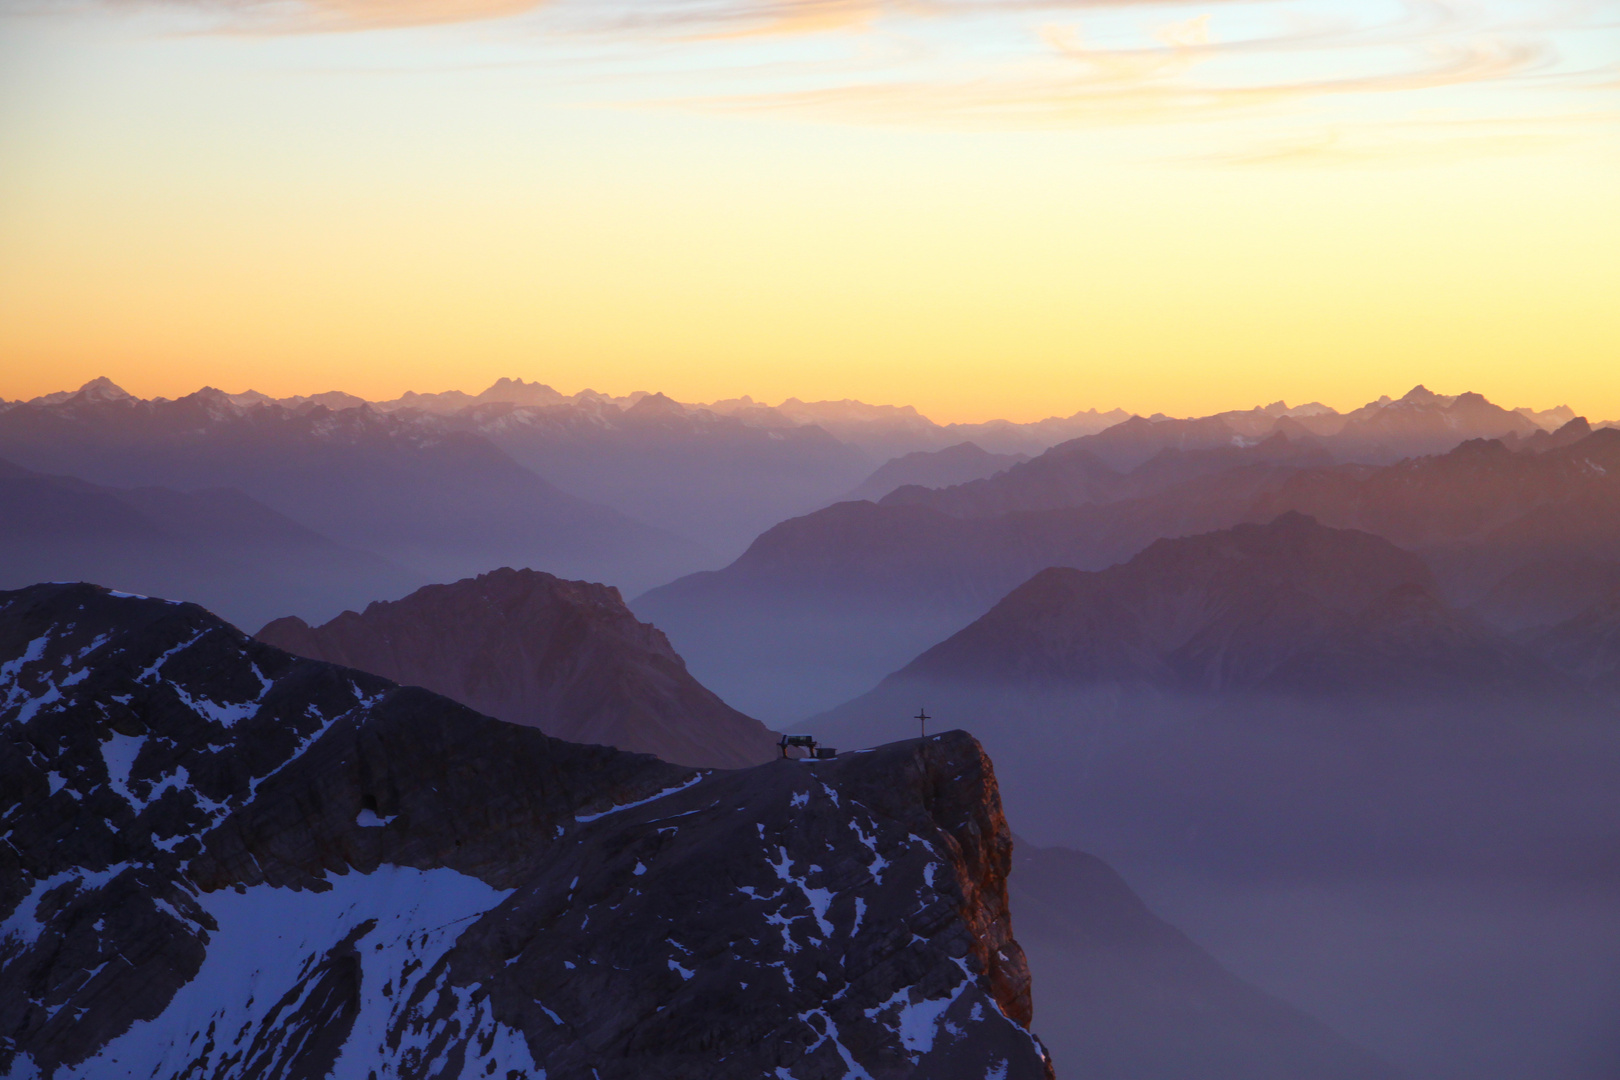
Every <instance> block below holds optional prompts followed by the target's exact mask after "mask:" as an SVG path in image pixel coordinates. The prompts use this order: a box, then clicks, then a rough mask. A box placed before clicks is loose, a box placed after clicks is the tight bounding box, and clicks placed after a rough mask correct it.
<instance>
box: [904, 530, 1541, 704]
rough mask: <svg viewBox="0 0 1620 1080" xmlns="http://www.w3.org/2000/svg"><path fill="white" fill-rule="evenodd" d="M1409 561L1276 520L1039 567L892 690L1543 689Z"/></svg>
mask: <svg viewBox="0 0 1620 1080" xmlns="http://www.w3.org/2000/svg"><path fill="white" fill-rule="evenodd" d="M1437 593H1438V588H1437V587H1436V586H1435V583H1434V578H1433V575H1432V574H1431V573H1430V572H1429V569H1428V567H1427V566H1425V565H1424V563H1423V560H1422V559H1420V558H1418V557H1417V556H1416V555H1413V554H1411V553H1410V552H1407V551H1403V550H1401V549H1400V548H1397V547H1396V546H1395V545H1393V544H1391V543H1390V542H1389V541H1387V540H1384V539H1382V538H1380V537H1377V536H1373V535H1371V534H1368V533H1361V532H1355V531H1353V530H1343V529H1329V528H1326V527H1324V526H1322V525H1319V524H1318V523H1317V522H1316V521H1315V520H1313V519H1312V518H1309V517H1307V516H1305V515H1303V514H1298V513H1287V514H1283V515H1281V516H1280V517H1278V518H1276V519H1275V520H1273V521H1272V522H1270V523H1268V524H1265V525H1257V524H1242V525H1238V526H1236V527H1234V528H1232V529H1228V530H1224V531H1222V532H1218V533H1208V534H1204V535H1200V536H1191V537H1186V538H1183V539H1177V540H1159V541H1156V542H1155V543H1153V544H1152V545H1150V546H1149V547H1148V548H1147V549H1145V550H1144V551H1142V552H1141V553H1140V554H1139V555H1137V556H1136V557H1135V558H1133V559H1131V560H1130V561H1129V562H1126V563H1122V564H1120V565H1117V566H1113V567H1110V568H1108V569H1106V570H1100V571H1082V570H1071V569H1066V568H1053V569H1049V570H1043V571H1042V572H1041V573H1039V574H1037V575H1035V576H1034V577H1033V578H1031V579H1030V580H1029V581H1028V582H1026V583H1025V584H1023V585H1021V586H1019V587H1018V588H1017V589H1015V590H1013V591H1012V593H1010V594H1009V595H1008V596H1007V597H1006V598H1005V599H1004V600H1002V601H1001V602H1000V603H998V604H997V605H996V606H995V607H993V608H991V609H990V611H989V612H988V613H986V614H985V615H984V616H983V617H982V618H980V619H979V620H977V621H976V622H974V623H973V624H972V625H971V626H969V627H967V628H966V629H964V630H962V631H961V632H960V633H958V634H956V635H954V636H952V637H951V638H950V639H948V640H946V641H944V642H941V643H940V644H939V645H937V646H935V647H934V648H932V649H930V650H928V651H927V652H925V653H923V654H922V655H921V656H919V657H918V658H917V659H916V660H915V661H913V662H912V663H911V664H909V665H907V666H906V667H905V668H902V669H901V670H900V671H899V672H897V673H896V674H895V675H894V676H892V678H893V679H894V680H896V681H906V680H915V679H919V678H922V679H928V680H931V681H934V682H947V683H948V682H952V681H965V682H983V681H999V682H1017V683H1021V684H1025V683H1041V682H1057V683H1062V684H1066V685H1071V686H1083V685H1124V686H1144V687H1145V686H1155V687H1160V688H1163V689H1165V690H1167V691H1177V692H1183V693H1211V692H1225V691H1233V690H1238V691H1261V692H1283V693H1290V694H1298V695H1304V696H1311V697H1326V696H1343V695H1350V696H1357V695H1360V694H1364V693H1377V694H1385V695H1401V696H1408V695H1411V694H1413V693H1415V692H1423V691H1425V690H1433V691H1435V692H1440V693H1445V694H1450V695H1456V694H1458V693H1468V694H1475V693H1488V692H1491V691H1492V690H1493V688H1495V687H1498V686H1503V685H1505V686H1508V687H1511V688H1512V689H1514V690H1516V691H1519V692H1524V691H1527V690H1528V691H1531V692H1546V691H1549V690H1550V689H1551V687H1552V685H1553V684H1554V683H1555V682H1556V680H1555V679H1554V678H1553V677H1552V674H1551V672H1550V671H1549V670H1546V669H1544V668H1543V667H1542V666H1541V665H1540V664H1539V663H1538V662H1537V661H1536V660H1535V659H1534V658H1533V657H1532V656H1531V655H1530V654H1529V653H1528V651H1526V650H1524V649H1522V648H1520V647H1518V646H1515V645H1514V644H1513V643H1512V642H1510V641H1509V640H1508V639H1506V638H1505V637H1502V636H1501V635H1499V634H1496V633H1494V632H1492V631H1490V630H1488V629H1487V628H1485V627H1483V626H1479V625H1475V624H1473V623H1471V622H1469V621H1468V620H1467V619H1466V618H1464V617H1463V616H1461V615H1460V614H1458V613H1456V612H1453V611H1450V610H1448V609H1447V608H1446V607H1445V605H1444V604H1443V602H1442V601H1441V600H1440V599H1439V597H1438V596H1437Z"/></svg>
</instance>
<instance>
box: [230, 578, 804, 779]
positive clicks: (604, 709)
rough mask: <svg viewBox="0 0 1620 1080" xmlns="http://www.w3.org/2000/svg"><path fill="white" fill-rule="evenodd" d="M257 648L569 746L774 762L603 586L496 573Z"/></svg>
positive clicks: (726, 764) (750, 730)
mask: <svg viewBox="0 0 1620 1080" xmlns="http://www.w3.org/2000/svg"><path fill="white" fill-rule="evenodd" d="M256 636H257V638H258V639H259V640H260V641H262V642H265V643H267V644H270V645H274V646H276V647H277V648H281V649H285V650H286V651H287V652H290V653H293V654H295V655H298V656H305V657H309V658H310V659H313V660H325V661H329V662H331V663H335V664H341V665H343V666H345V667H352V668H359V669H360V670H362V671H369V672H371V673H372V674H374V675H381V676H382V677H383V678H386V679H389V680H391V681H393V682H397V683H403V684H406V685H412V686H423V687H426V688H427V689H429V690H432V691H434V692H436V693H440V694H443V695H444V696H445V697H448V698H451V699H452V700H455V701H459V702H461V703H462V704H464V705H468V706H471V707H472V708H474V709H476V710H478V711H479V712H481V713H483V714H485V715H487V716H494V717H498V718H499V719H502V720H507V721H510V722H512V723H517V724H526V725H529V726H531V727H537V728H539V729H540V730H542V731H544V732H545V733H546V734H548V735H552V736H555V737H557V738H561V739H568V740H570V741H572V742H583V743H600V744H603V745H606V746H614V747H617V748H619V749H621V750H633V751H638V752H641V753H647V754H656V755H658V756H659V757H661V758H663V759H664V760H666V761H673V762H676V763H678V764H682V765H694V766H704V767H710V768H739V767H742V766H746V765H758V764H761V763H763V762H766V761H769V760H771V759H772V758H774V757H776V756H778V751H777V748H776V741H777V736H776V734H775V733H773V732H771V731H768V730H766V728H765V726H764V725H763V724H760V723H759V722H758V721H757V720H753V719H751V718H750V717H747V716H744V715H743V714H742V713H740V712H738V711H737V710H735V709H733V708H731V707H730V706H728V705H727V704H726V703H725V702H723V701H721V700H720V699H719V698H718V697H716V696H715V695H714V694H713V693H711V692H710V691H709V690H707V689H705V688H704V687H703V685H702V684H701V683H699V682H698V681H697V680H696V679H694V678H693V677H692V676H691V675H690V674H688V673H687V670H686V665H685V664H684V663H683V662H682V660H681V658H680V657H679V656H678V655H676V653H675V651H674V650H673V649H672V648H670V645H669V641H668V639H667V638H665V637H664V635H663V634H662V633H661V632H660V631H659V630H658V629H657V628H656V627H654V626H650V625H648V624H647V623H643V622H638V621H637V620H636V618H635V616H634V615H632V614H631V613H630V611H629V609H628V608H626V607H625V606H624V601H623V600H622V599H620V596H619V592H618V590H617V589H614V588H612V587H611V586H607V585H596V584H591V583H589V582H584V581H564V580H562V579H561V578H557V577H553V576H552V575H550V574H544V573H541V572H539V571H536V570H512V569H510V568H506V569H501V570H496V571H492V572H491V573H488V574H481V575H479V576H478V577H476V578H468V579H466V580H463V581H458V582H456V583H455V584H452V585H429V586H427V587H425V588H422V589H418V590H417V591H416V592H414V593H412V594H411V595H409V596H407V597H405V598H404V599H403V600H398V601H394V602H391V603H373V604H371V605H369V606H368V607H367V608H366V609H365V611H364V612H363V613H358V614H357V613H355V612H353V611H347V612H344V613H343V614H342V615H340V616H338V617H337V618H335V619H333V620H332V621H330V622H328V623H326V624H325V625H323V626H319V627H311V626H310V625H309V624H308V623H306V622H304V621H303V620H302V619H299V618H297V617H292V616H289V617H286V618H282V619H277V620H275V621H274V622H272V623H270V624H269V625H267V626H265V627H264V629H262V630H260V631H259V633H258V634H257V635H256Z"/></svg>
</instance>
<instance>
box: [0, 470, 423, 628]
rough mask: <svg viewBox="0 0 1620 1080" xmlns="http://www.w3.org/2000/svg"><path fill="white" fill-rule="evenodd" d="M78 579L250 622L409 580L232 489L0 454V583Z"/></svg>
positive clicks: (334, 606)
mask: <svg viewBox="0 0 1620 1080" xmlns="http://www.w3.org/2000/svg"><path fill="white" fill-rule="evenodd" d="M78 580H89V581H99V582H106V583H107V584H109V585H112V586H114V587H116V588H119V589H123V590H125V591H128V592H134V593H147V594H152V595H158V596H181V597H185V598H188V599H191V600H194V601H196V602H198V603H202V604H205V605H207V606H209V607H211V608H213V609H214V610H217V611H218V612H219V613H220V614H222V615H224V616H225V617H226V618H228V619H231V620H233V621H236V622H240V623H243V624H244V625H248V626H256V625H258V624H259V623H261V622H263V621H264V620H265V619H267V618H270V617H272V616H273V615H274V614H276V613H278V612H283V611H286V610H288V609H289V608H293V609H295V610H301V611H308V612H310V613H312V614H319V615H323V616H329V615H332V614H336V612H337V611H339V610H341V609H342V608H344V607H346V606H350V605H356V604H361V603H364V602H365V601H366V600H368V599H371V598H374V597H378V596H395V595H399V594H400V593H403V592H405V591H407V590H409V588H410V587H411V585H412V584H413V579H412V575H411V574H410V573H409V572H408V571H407V570H405V569H404V568H403V567H400V566H397V565H395V564H393V563H390V562H388V561H387V560H385V559H383V558H381V557H379V556H376V555H373V554H371V553H370V552H366V551H361V550H357V549H355V548H351V547H345V546H344V545H341V544H337V543H335V542H333V541H331V540H328V539H327V538H326V537H324V536H321V535H320V534H319V533H316V532H314V531H313V530H311V529H307V528H305V527H304V526H303V525H300V524H299V523H297V522H295V521H293V520H291V519H289V518H288V517H286V516H285V515H283V514H279V513H277V512H276V511H274V510H272V509H270V508H269V507H268V506H265V505H264V504H263V503H260V502H258V501H257V500H255V499H253V498H251V497H249V496H248V495H247V494H245V493H244V492H242V491H239V490H237V489H234V488H204V489H202V490H199V491H191V492H183V491H176V490H173V489H172V488H163V487H135V488H125V487H111V486H107V485H101V484H92V483H89V482H88V481H85V480H78V479H75V478H73V477H68V476H55V475H49V474H45V473H37V472H34V471H32V470H29V469H24V468H21V467H19V466H16V465H13V464H11V463H10V462H7V461H4V460H0V589H12V588H21V587H22V586H24V585H31V584H33V583H34V582H36V581H78Z"/></svg>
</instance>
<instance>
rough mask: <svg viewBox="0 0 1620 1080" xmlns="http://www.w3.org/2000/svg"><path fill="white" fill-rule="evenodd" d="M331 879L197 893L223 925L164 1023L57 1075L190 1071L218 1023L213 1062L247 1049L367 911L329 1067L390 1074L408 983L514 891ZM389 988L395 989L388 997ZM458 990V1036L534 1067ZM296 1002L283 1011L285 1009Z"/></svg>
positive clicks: (349, 1077) (408, 878)
mask: <svg viewBox="0 0 1620 1080" xmlns="http://www.w3.org/2000/svg"><path fill="white" fill-rule="evenodd" d="M328 880H329V881H330V882H331V884H332V889H331V891H329V892H324V893H316V892H299V891H294V890H290V889H277V888H272V887H270V886H267V885H261V886H257V887H255V888H252V889H249V890H247V891H246V892H245V893H236V892H234V891H232V890H222V891H220V892H215V893H206V894H204V895H203V896H201V897H200V898H199V899H200V903H201V904H202V906H203V907H204V908H205V909H206V910H207V911H208V913H209V914H210V915H212V916H213V917H214V919H215V920H216V921H217V922H218V923H219V930H218V931H217V932H213V933H210V934H209V935H208V938H209V942H208V952H207V958H206V959H205V960H204V961H203V966H202V970H201V971H199V972H198V973H197V977H196V978H194V979H192V980H191V981H190V982H189V983H187V984H186V985H185V986H183V987H181V988H180V990H179V992H178V993H176V994H175V996H174V1000H173V1001H171V1002H170V1003H169V1007H168V1008H167V1009H165V1010H164V1012H163V1014H162V1015H161V1016H159V1017H158V1018H157V1019H156V1020H152V1021H143V1022H138V1023H136V1024H135V1025H134V1026H132V1027H131V1028H130V1030H129V1031H127V1032H125V1033H124V1034H123V1035H121V1036H119V1037H118V1038H116V1039H114V1040H113V1041H112V1042H111V1043H109V1044H108V1045H107V1046H105V1047H104V1048H103V1049H102V1050H101V1052H100V1053H99V1054H97V1055H96V1056H95V1057H93V1058H91V1059H89V1060H88V1061H85V1062H84V1063H82V1064H81V1065H79V1066H78V1067H77V1068H75V1069H67V1070H61V1071H58V1073H57V1074H56V1077H57V1080H97V1078H104V1077H109V1076H141V1077H153V1076H156V1077H162V1076H168V1075H172V1074H174V1073H177V1072H180V1071H183V1070H184V1069H185V1068H186V1066H187V1065H188V1064H190V1063H191V1062H192V1061H193V1060H194V1059H195V1058H196V1057H197V1055H198V1054H199V1053H200V1052H201V1050H202V1048H203V1046H204V1044H205V1043H206V1042H207V1036H206V1034H205V1033H206V1032H207V1031H208V1028H209V1025H210V1024H213V1025H214V1026H215V1036H214V1038H215V1042H216V1056H215V1062H216V1064H217V1062H218V1055H223V1054H228V1053H233V1052H240V1051H243V1050H246V1049H247V1046H248V1045H249V1044H251V1042H252V1040H253V1036H254V1035H255V1034H256V1033H257V1032H258V1030H259V1027H260V1024H261V1023H262V1021H263V1020H264V1018H265V1016H266V1014H268V1013H269V1012H270V1011H271V1010H273V1009H275V1008H276V1006H277V1003H278V1002H280V1001H281V1000H282V998H283V997H284V996H285V995H286V994H287V993H288V991H290V990H293V989H294V988H295V987H297V986H298V985H299V982H300V979H301V978H302V977H303V976H304V975H305V974H307V973H308V970H312V969H313V968H314V967H315V966H316V965H317V964H318V963H319V962H320V961H321V960H322V959H323V958H324V957H325V955H326V953H327V951H328V950H330V949H331V948H332V947H333V946H335V945H337V944H338V943H339V942H341V941H343V939H344V938H346V937H347V936H348V935H349V934H350V933H351V932H352V931H353V930H354V928H355V927H356V926H358V925H359V924H361V923H363V922H365V921H366V920H368V919H375V920H376V921H377V925H376V927H375V928H374V929H372V930H371V931H370V932H368V933H366V934H365V935H364V936H363V937H361V938H359V940H358V941H356V942H355V947H356V949H357V950H358V952H359V955H360V957H361V963H362V975H361V979H360V1001H361V1005H360V1012H359V1015H358V1017H357V1018H356V1020H355V1023H354V1027H353V1030H352V1031H351V1033H350V1035H349V1038H348V1040H347V1042H346V1043H345V1044H344V1048H343V1052H342V1054H341V1055H340V1056H339V1058H338V1061H337V1063H336V1065H335V1066H334V1067H333V1070H332V1072H331V1074H330V1075H331V1077H332V1080H367V1077H368V1076H378V1077H383V1076H388V1075H390V1074H391V1073H392V1069H391V1068H389V1067H388V1062H387V1060H386V1059H387V1058H389V1057H392V1056H393V1055H391V1054H390V1053H389V1052H387V1051H385V1050H382V1047H383V1046H384V1044H385V1040H386V1037H387V1031H388V1029H389V1027H390V1026H391V1025H392V1024H393V1023H394V1022H395V1020H396V1019H397V1012H398V1010H399V1008H401V1007H402V1006H403V1004H404V1002H405V1000H406V999H407V998H408V997H409V994H410V988H411V985H412V979H413V978H415V979H420V978H423V977H425V976H426V975H427V973H428V972H429V971H431V970H432V969H433V966H434V962H435V961H436V960H438V958H439V957H440V956H442V955H443V954H444V953H445V952H446V951H447V950H448V949H449V948H450V947H451V946H452V945H453V944H454V943H455V940H456V938H457V937H459V936H460V934H461V932H462V931H463V930H464V929H466V927H467V926H468V925H469V924H470V922H471V921H472V920H473V919H474V918H476V917H477V916H479V915H481V914H483V913H484V912H486V911H488V910H489V909H491V908H493V907H495V906H496V905H497V904H499V903H500V902H501V901H502V900H503V899H505V898H506V896H508V895H509V892H506V891H500V890H496V889H493V888H491V887H489V886H488V885H485V884H484V883H483V882H481V881H479V880H478V879H476V878H473V877H468V876H466V875H464V874H460V873H457V872H456V871H454V870H447V869H437V870H425V871H424V870H416V869H411V868H407V867H395V866H384V867H381V868H379V869H378V870H377V871H376V872H375V873H372V874H359V873H351V874H348V875H345V876H331V877H329V878H328ZM413 962H414V964H415V966H412V965H413ZM407 967H410V968H411V970H410V972H409V974H407V973H406V969H407ZM313 981H314V980H310V984H308V985H306V987H305V990H306V991H307V990H308V988H309V985H312V984H313ZM436 981H439V980H436ZM385 986H387V987H389V989H390V991H391V993H390V994H389V995H385V994H384V993H383V989H384V987H385ZM441 989H443V988H441ZM456 996H457V998H458V1003H460V1004H461V1007H460V1008H458V1009H457V1010H456V1014H455V1015H454V1016H453V1017H452V1018H451V1019H454V1020H458V1021H459V1022H460V1035H459V1037H458V1038H456V1039H454V1040H452V1043H460V1042H462V1041H463V1040H465V1039H470V1038H471V1037H472V1036H473V1035H474V1033H475V1032H480V1031H482V1032H483V1033H484V1034H485V1035H486V1036H487V1035H493V1036H495V1039H494V1043H495V1045H494V1047H492V1052H493V1053H497V1054H499V1055H500V1057H501V1059H502V1060H501V1063H502V1066H503V1069H504V1068H518V1069H526V1070H530V1071H531V1072H536V1073H537V1072H538V1070H537V1069H536V1068H535V1066H534V1064H533V1062H532V1060H531V1059H530V1058H529V1056H528V1050H527V1047H526V1045H525V1044H524V1042H523V1039H522V1037H521V1036H519V1035H518V1034H517V1033H516V1032H510V1031H507V1030H506V1029H504V1028H501V1027H500V1026H499V1025H497V1024H496V1023H495V1021H494V1020H493V1019H492V1018H490V1017H488V1016H487V1007H480V1006H471V1005H469V1004H467V1003H466V1002H465V998H466V995H465V994H464V993H462V994H457V995H456ZM434 997H435V995H432V994H431V993H430V995H429V996H428V998H426V999H425V1000H424V1001H423V1007H424V1009H431V1008H432V1004H433V1000H434ZM297 1004H298V1002H297V1001H294V1002H293V1003H291V1004H290V1005H289V1006H288V1007H287V1008H284V1009H283V1010H282V1015H283V1016H286V1015H287V1014H288V1013H290V1012H292V1011H293V1010H294V1009H295V1008H296V1006H297ZM429 1033H430V1032H428V1031H424V1030H422V1029H421V1027H420V1026H418V1027H417V1029H416V1030H415V1031H413V1032H412V1033H411V1034H408V1035H407V1037H406V1038H405V1040H404V1043H403V1045H402V1046H401V1051H400V1052H401V1053H409V1052H410V1051H411V1050H412V1049H413V1046H412V1044H413V1043H415V1044H419V1046H425V1043H426V1039H425V1038H423V1036H426V1035H427V1034H429ZM194 1036H195V1038H194ZM413 1036H414V1037H413ZM469 1049H470V1050H471V1051H472V1052H470V1053H469V1057H472V1056H474V1054H475V1053H476V1051H475V1050H472V1048H469ZM469 1064H470V1063H469ZM503 1074H504V1072H503Z"/></svg>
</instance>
